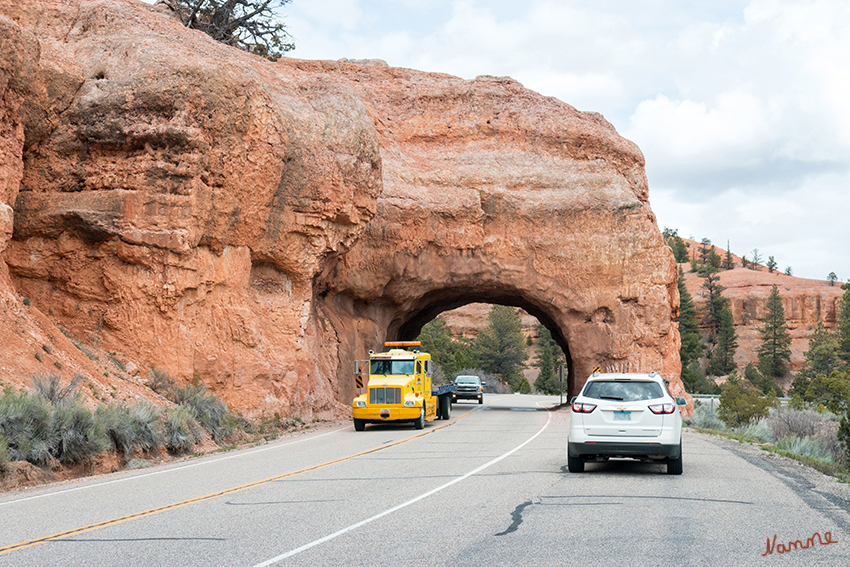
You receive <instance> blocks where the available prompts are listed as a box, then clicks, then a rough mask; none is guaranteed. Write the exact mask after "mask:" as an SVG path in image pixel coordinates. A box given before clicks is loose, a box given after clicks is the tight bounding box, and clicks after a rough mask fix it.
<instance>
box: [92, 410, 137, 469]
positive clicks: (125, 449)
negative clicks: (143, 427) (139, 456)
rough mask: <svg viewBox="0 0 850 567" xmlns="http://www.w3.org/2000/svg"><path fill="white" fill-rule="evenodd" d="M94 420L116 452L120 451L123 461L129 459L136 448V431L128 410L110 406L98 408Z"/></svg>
mask: <svg viewBox="0 0 850 567" xmlns="http://www.w3.org/2000/svg"><path fill="white" fill-rule="evenodd" d="M95 419H97V421H98V422H99V423H100V425H101V427H103V431H104V433H105V434H106V436H107V437H108V438H109V440H110V442H111V443H112V447H113V448H114V449H115V450H116V451H121V454H122V455H124V459H125V460H126V459H129V458H130V456H131V455H132V454H133V451H134V450H135V447H136V431H135V429H134V428H133V424H132V422H131V421H130V410H129V409H128V408H127V406H124V405H118V404H110V405H108V406H105V405H102V406H98V408H97V411H95Z"/></svg>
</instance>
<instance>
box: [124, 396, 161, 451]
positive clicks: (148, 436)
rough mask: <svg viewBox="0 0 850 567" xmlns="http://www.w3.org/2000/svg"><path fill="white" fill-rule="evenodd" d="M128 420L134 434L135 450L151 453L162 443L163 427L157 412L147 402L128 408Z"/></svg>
mask: <svg viewBox="0 0 850 567" xmlns="http://www.w3.org/2000/svg"><path fill="white" fill-rule="evenodd" d="M130 419H131V421H132V423H133V428H134V430H135V433H136V448H137V449H140V450H142V451H145V452H148V451H153V450H154V449H158V448H160V447H162V445H163V443H164V435H165V434H164V432H163V425H162V423H161V421H160V420H161V414H160V412H159V410H158V409H157V408H156V407H154V406H153V405H151V404H150V403H148V402H140V403H138V404H135V405H133V406H130Z"/></svg>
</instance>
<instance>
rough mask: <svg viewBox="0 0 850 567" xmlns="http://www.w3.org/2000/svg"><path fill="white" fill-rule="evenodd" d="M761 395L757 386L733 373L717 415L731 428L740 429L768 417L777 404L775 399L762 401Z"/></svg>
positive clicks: (726, 385)
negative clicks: (770, 410) (770, 409)
mask: <svg viewBox="0 0 850 567" xmlns="http://www.w3.org/2000/svg"><path fill="white" fill-rule="evenodd" d="M759 394H760V392H759V391H758V390H757V389H756V387H755V386H753V385H752V384H751V383H750V382H749V381H748V380H741V379H740V378H739V377H738V373H737V372H735V371H733V372H732V374H730V375H729V379H728V381H727V382H726V384H725V385H724V387H723V392H722V393H721V394H720V407H719V408H718V410H717V414H718V415H719V416H720V419H722V420H723V421H724V423H726V425H729V426H730V427H740V426H743V425H747V424H749V423H750V422H752V421H753V420H756V419H760V418H763V417H767V415H768V411H769V408H770V407H771V406H773V405H775V404H776V402H775V397H774V398H773V399H771V398H764V399H762V398H759Z"/></svg>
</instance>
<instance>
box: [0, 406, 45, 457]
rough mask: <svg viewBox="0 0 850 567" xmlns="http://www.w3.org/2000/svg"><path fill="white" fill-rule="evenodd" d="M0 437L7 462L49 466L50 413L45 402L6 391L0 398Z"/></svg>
mask: <svg viewBox="0 0 850 567" xmlns="http://www.w3.org/2000/svg"><path fill="white" fill-rule="evenodd" d="M0 434H2V435H3V436H4V437H5V438H6V442H7V454H8V458H9V460H12V461H29V462H31V463H34V464H37V465H49V464H52V463H53V461H54V458H53V447H54V446H55V444H56V437H55V432H54V429H53V412H52V408H51V405H50V402H48V401H47V400H46V399H45V398H43V397H41V396H33V395H30V394H29V393H27V392H14V391H12V390H6V391H5V392H4V394H3V396H2V397H0Z"/></svg>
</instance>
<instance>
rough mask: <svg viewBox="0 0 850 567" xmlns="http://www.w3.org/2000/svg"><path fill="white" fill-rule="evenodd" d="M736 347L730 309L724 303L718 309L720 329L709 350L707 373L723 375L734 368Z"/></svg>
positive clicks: (736, 336)
mask: <svg viewBox="0 0 850 567" xmlns="http://www.w3.org/2000/svg"><path fill="white" fill-rule="evenodd" d="M737 349H738V335H737V333H735V324H734V320H733V319H732V311H731V310H730V309H729V305H728V304H726V305H724V306H723V308H722V309H721V310H720V330H719V331H718V333H717V346H716V347H715V349H714V350H713V351H712V352H711V359H710V360H709V363H708V373H709V374H712V375H714V376H725V375H726V374H729V373H730V372H732V370H734V369H735V361H734V356H735V351H736V350H737Z"/></svg>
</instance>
